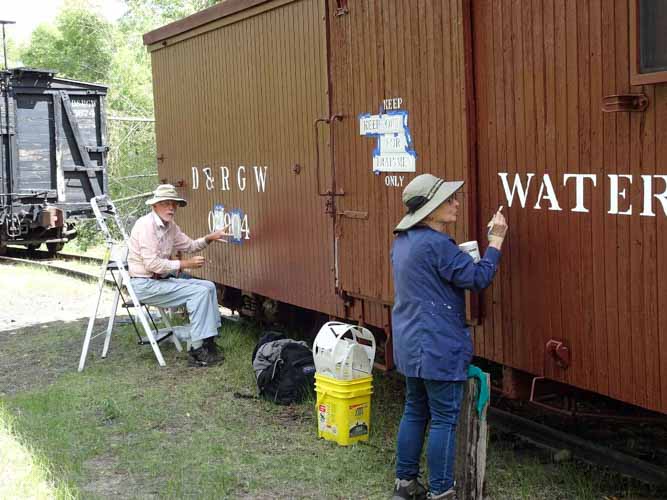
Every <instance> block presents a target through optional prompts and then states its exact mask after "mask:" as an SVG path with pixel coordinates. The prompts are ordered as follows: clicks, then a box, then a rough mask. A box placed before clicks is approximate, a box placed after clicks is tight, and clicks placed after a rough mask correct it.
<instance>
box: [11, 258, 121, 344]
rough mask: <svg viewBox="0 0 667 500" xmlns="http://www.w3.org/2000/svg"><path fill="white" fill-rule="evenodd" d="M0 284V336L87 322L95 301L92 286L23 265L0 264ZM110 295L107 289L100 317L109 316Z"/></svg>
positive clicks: (111, 293)
mask: <svg viewBox="0 0 667 500" xmlns="http://www.w3.org/2000/svg"><path fill="white" fill-rule="evenodd" d="M0 283H2V284H3V285H2V287H1V288H0V304H2V307H0V332H5V331H13V330H18V329H20V328H25V327H28V326H34V325H39V324H42V323H49V322H52V321H75V320H77V319H82V318H88V317H90V313H91V311H92V308H93V307H94V305H95V301H96V299H97V286H96V285H95V284H92V283H87V282H84V281H81V280H77V279H75V278H70V277H68V276H63V275H60V274H56V273H52V272H48V271H44V270H40V269H33V268H31V267H29V266H24V265H13V264H4V263H0ZM112 295H113V291H112V289H111V288H108V287H107V288H106V289H105V292H104V294H103V302H102V304H101V306H100V307H101V311H100V312H101V315H102V316H108V315H109V311H110V310H111V303H112V298H113V297H112ZM82 336H83V332H82ZM82 338H83V337H82Z"/></svg>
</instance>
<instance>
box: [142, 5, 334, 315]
mask: <svg viewBox="0 0 667 500" xmlns="http://www.w3.org/2000/svg"><path fill="white" fill-rule="evenodd" d="M264 7H265V6H264ZM325 19H326V15H325V5H324V3H323V2H322V1H319V0H301V1H294V2H288V3H286V2H284V1H281V2H278V3H276V5H275V8H271V9H266V8H263V10H262V11H261V12H259V13H258V14H257V15H253V16H250V17H247V18H245V19H242V20H240V21H238V22H234V23H231V24H228V25H223V26H222V27H220V28H216V29H214V30H210V31H206V32H204V33H202V34H200V35H197V36H195V37H191V38H187V39H184V40H183V41H180V42H178V43H175V44H173V45H169V46H167V47H165V48H158V49H157V50H154V51H153V52H152V63H153V78H154V82H155V104H156V105H155V108H156V135H157V147H158V158H159V160H160V161H159V170H160V176H161V177H162V178H164V179H166V180H168V181H170V182H172V183H174V184H177V185H181V186H182V193H183V195H184V196H185V197H186V198H187V199H188V200H190V204H189V206H188V208H186V209H185V210H183V211H181V212H179V216H178V223H179V224H180V225H181V227H182V228H183V229H184V230H185V231H186V232H187V233H188V234H191V235H193V236H194V235H201V234H204V233H206V232H208V231H209V229H210V226H209V220H211V221H214V219H215V220H216V221H217V222H222V221H223V219H224V217H228V218H227V220H230V219H229V216H232V215H233V213H237V214H239V216H240V218H241V221H242V223H243V225H242V229H243V231H242V237H241V238H240V239H239V240H237V241H236V242H235V243H231V244H227V245H224V244H216V245H212V246H211V247H210V248H209V250H208V260H209V264H208V265H207V266H206V267H205V268H204V270H203V271H202V273H203V274H202V275H203V276H205V277H206V278H208V279H212V280H213V281H216V282H219V283H223V284H225V285H229V286H232V287H235V288H239V289H243V290H249V291H252V292H255V293H259V294H261V295H265V296H268V297H271V298H274V299H277V300H280V301H283V302H287V303H291V304H295V305H299V306H302V307H307V308H310V309H316V310H320V311H323V312H330V313H331V314H334V313H335V293H334V289H333V287H334V279H333V258H332V254H333V234H332V231H333V219H332V218H331V217H330V216H329V215H327V214H326V213H325V212H326V197H321V196H318V193H317V171H318V169H319V170H320V174H321V177H322V184H323V185H324V184H325V183H327V182H328V181H327V179H330V167H331V163H330V159H328V157H330V151H329V144H328V140H327V135H326V134H327V129H326V127H324V126H319V127H318V128H317V129H316V128H315V126H314V122H315V120H316V119H318V118H321V117H328V116H329V106H328V94H327V91H328V80H327V65H326V29H325ZM316 143H317V144H316ZM316 146H319V150H320V155H319V165H318V164H317V156H316ZM224 214H228V215H227V216H225V215H224ZM216 217H217V219H216Z"/></svg>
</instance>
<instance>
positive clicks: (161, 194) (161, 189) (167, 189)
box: [146, 184, 188, 207]
mask: <svg viewBox="0 0 667 500" xmlns="http://www.w3.org/2000/svg"><path fill="white" fill-rule="evenodd" d="M167 200H173V201H175V202H177V203H178V205H179V206H181V207H184V206H186V205H187V204H188V202H187V201H185V200H184V199H183V198H181V197H180V196H178V193H177V192H176V188H175V187H174V186H172V185H171V184H160V185H159V186H158V187H157V188H156V189H155V191H153V197H152V198H151V199H150V200H146V205H155V204H156V203H158V202H160V201H167Z"/></svg>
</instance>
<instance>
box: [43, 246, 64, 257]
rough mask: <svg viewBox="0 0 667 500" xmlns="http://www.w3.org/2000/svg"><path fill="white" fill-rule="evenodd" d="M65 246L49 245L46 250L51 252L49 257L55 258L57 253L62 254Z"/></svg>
mask: <svg viewBox="0 0 667 500" xmlns="http://www.w3.org/2000/svg"><path fill="white" fill-rule="evenodd" d="M64 246H65V244H64V243H47V244H46V249H47V251H48V252H49V255H51V256H54V255H55V254H56V252H60V251H61V250H62V249H63V247H64Z"/></svg>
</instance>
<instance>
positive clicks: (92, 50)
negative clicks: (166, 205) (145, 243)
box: [19, 0, 217, 247]
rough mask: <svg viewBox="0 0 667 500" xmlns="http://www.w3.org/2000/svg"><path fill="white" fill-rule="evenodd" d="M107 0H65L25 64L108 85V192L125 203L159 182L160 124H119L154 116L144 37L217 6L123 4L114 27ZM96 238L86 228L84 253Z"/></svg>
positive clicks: (138, 205)
mask: <svg viewBox="0 0 667 500" xmlns="http://www.w3.org/2000/svg"><path fill="white" fill-rule="evenodd" d="M100 1H103V0H66V1H65V4H64V5H63V7H62V9H61V10H60V12H59V13H58V16H57V17H56V19H55V21H54V22H53V23H52V24H42V25H40V26H38V27H37V28H36V29H35V31H33V33H32V37H31V39H30V42H29V43H28V45H27V46H26V47H24V48H23V49H22V50H19V58H20V59H21V61H22V63H23V64H24V65H27V66H32V67H40V68H48V69H53V70H55V71H57V73H58V74H59V76H63V77H67V78H72V79H75V80H82V81H88V82H99V83H103V84H105V85H107V86H108V87H109V92H108V95H107V115H108V117H109V120H108V122H107V123H108V127H109V130H108V140H109V146H110V151H109V156H108V175H109V189H110V194H111V196H112V198H114V199H119V198H125V197H129V196H133V195H137V194H140V193H143V192H146V191H150V190H152V189H153V188H154V186H155V184H156V182H157V181H158V176H157V167H156V158H155V157H156V152H155V149H156V148H155V134H154V127H153V123H151V122H131V121H130V122H128V121H121V120H118V119H114V117H128V116H129V117H146V118H150V117H152V116H153V89H152V82H151V67H150V56H149V54H148V52H147V51H146V48H145V47H144V45H143V38H142V37H143V34H144V33H146V32H148V31H151V30H153V29H156V28H158V27H160V26H163V25H165V24H168V23H170V22H173V21H176V20H178V19H180V18H183V17H185V16H188V15H190V14H192V13H194V12H197V11H199V10H202V9H205V8H207V7H210V6H212V5H214V4H215V3H217V0H124V1H125V4H126V7H127V10H126V12H125V14H124V15H123V16H121V17H120V19H118V20H117V21H116V22H114V23H109V22H108V21H106V20H105V19H103V18H102V17H100V15H99V14H97V12H99V11H100V9H99V5H98V4H97V2H100ZM152 174H154V175H152ZM138 175H144V176H146V177H135V176H138ZM151 175H152V176H151ZM129 176H132V177H130V178H128V177H129ZM122 208H123V210H124V211H125V213H126V214H135V215H140V212H141V211H142V210H145V205H144V204H143V200H141V199H140V200H137V201H132V202H129V203H127V204H124V206H123V207H122ZM97 235H99V233H98V232H96V231H95V228H94V225H85V224H84V225H82V226H81V228H80V231H79V240H80V243H82V246H84V247H85V246H86V245H89V244H92V243H95V242H96V241H95V237H96V236H97Z"/></svg>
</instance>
